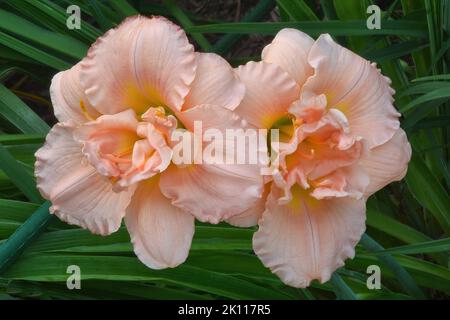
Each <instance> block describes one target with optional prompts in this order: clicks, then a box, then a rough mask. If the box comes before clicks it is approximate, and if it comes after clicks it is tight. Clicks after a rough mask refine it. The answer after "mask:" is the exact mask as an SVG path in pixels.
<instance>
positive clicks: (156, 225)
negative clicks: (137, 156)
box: [125, 178, 194, 269]
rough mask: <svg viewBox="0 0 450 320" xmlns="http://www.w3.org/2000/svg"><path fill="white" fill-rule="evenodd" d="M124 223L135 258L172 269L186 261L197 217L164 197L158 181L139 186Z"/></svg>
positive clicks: (152, 180)
mask: <svg viewBox="0 0 450 320" xmlns="http://www.w3.org/2000/svg"><path fill="white" fill-rule="evenodd" d="M125 223H126V226H127V229H128V232H129V233H130V236H131V242H132V243H133V246H134V251H135V253H136V255H137V256H138V258H139V260H141V261H142V262H143V263H144V264H145V265H147V266H148V267H150V268H152V269H163V268H173V267H176V266H177V265H179V264H180V263H183V262H184V261H185V260H186V258H187V256H188V253H189V249H190V247H191V241H192V237H193V235H194V217H193V216H192V215H191V214H189V213H187V212H184V211H183V210H181V209H179V208H177V207H174V206H173V205H172V204H171V203H170V200H169V199H167V198H166V197H164V196H163V194H162V193H161V192H160V190H159V186H158V179H157V178H153V179H150V180H147V181H146V182H141V183H140V184H139V186H138V188H137V189H136V193H135V195H134V196H133V200H132V201H131V203H130V206H129V207H128V209H127V214H126V216H125Z"/></svg>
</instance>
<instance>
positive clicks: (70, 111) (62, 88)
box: [50, 63, 99, 123]
mask: <svg viewBox="0 0 450 320" xmlns="http://www.w3.org/2000/svg"><path fill="white" fill-rule="evenodd" d="M80 64H81V63H77V64H76V65H74V66H73V67H72V68H71V69H69V70H66V71H61V72H59V73H57V74H56V75H55V76H54V77H53V79H52V83H51V85H50V97H51V99H52V104H53V109H54V113H55V116H56V118H57V119H58V120H59V121H61V122H63V121H69V120H72V121H75V122H76V123H83V122H86V121H89V120H90V119H89V118H96V117H98V116H99V113H98V112H97V111H96V110H95V109H94V108H92V106H91V105H90V104H89V101H88V100H87V98H86V96H85V94H84V90H83V88H82V87H81V84H80V69H81V66H80ZM83 108H85V110H83Z"/></svg>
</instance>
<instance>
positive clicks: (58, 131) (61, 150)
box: [35, 123, 133, 235]
mask: <svg viewBox="0 0 450 320" xmlns="http://www.w3.org/2000/svg"><path fill="white" fill-rule="evenodd" d="M73 128H74V126H73V125H70V124H62V123H59V124H56V125H55V126H54V127H53V128H52V130H51V131H50V133H49V134H48V136H47V139H46V142H45V144H44V146H43V147H42V148H41V149H39V150H38V151H37V152H36V165H35V174H36V178H37V187H38V189H39V190H40V192H41V194H42V195H43V196H44V197H45V198H46V199H49V200H50V201H51V202H52V204H53V205H52V206H51V208H50V212H51V213H54V214H56V215H57V216H58V217H59V218H60V219H61V220H63V221H66V222H68V223H70V224H76V225H78V226H81V227H83V228H86V229H89V230H90V231H91V232H93V233H96V234H101V235H107V234H110V233H112V232H115V231H116V230H117V229H118V228H119V227H120V223H121V220H122V217H123V216H124V215H125V209H126V207H127V206H128V204H129V202H130V199H131V196H132V193H133V189H132V188H130V189H128V190H126V191H123V192H120V193H116V192H114V191H113V190H112V183H111V182H110V181H109V180H108V179H105V178H104V177H102V176H100V175H99V174H98V173H97V172H96V170H95V168H94V167H92V166H91V165H89V164H88V163H87V161H86V160H85V159H84V157H83V155H82V153H81V145H80V144H79V143H78V142H76V141H75V140H74V139H73Z"/></svg>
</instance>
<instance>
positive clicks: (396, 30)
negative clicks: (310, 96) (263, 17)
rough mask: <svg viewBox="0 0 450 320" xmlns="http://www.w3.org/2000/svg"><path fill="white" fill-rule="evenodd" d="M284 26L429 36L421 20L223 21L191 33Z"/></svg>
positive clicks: (316, 32) (241, 31)
mask: <svg viewBox="0 0 450 320" xmlns="http://www.w3.org/2000/svg"><path fill="white" fill-rule="evenodd" d="M283 28H295V29H299V30H301V31H303V32H306V33H308V34H309V35H311V36H318V35H320V34H322V33H329V34H331V35H335V36H345V35H350V36H367V35H397V36H412V37H419V38H426V37H427V30H426V26H425V25H424V23H423V22H421V21H399V20H393V21H390V20H389V21H386V22H385V23H384V25H383V28H381V29H373V30H369V29H367V27H366V20H358V21H318V22H316V21H305V22H294V21H293V22H254V23H220V24H208V25H201V26H194V27H190V28H187V32H189V33H198V32H201V33H238V34H249V33H258V34H275V33H277V32H278V31H280V30H281V29H283Z"/></svg>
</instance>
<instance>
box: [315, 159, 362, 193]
mask: <svg viewBox="0 0 450 320" xmlns="http://www.w3.org/2000/svg"><path fill="white" fill-rule="evenodd" d="M369 181H370V178H369V176H368V175H367V173H366V172H365V171H364V169H363V168H362V167H361V166H359V165H353V166H349V167H344V168H340V169H337V170H335V171H334V172H333V173H331V174H329V175H327V176H324V177H321V178H319V179H317V180H315V181H313V182H312V185H313V187H314V191H312V192H311V194H310V195H311V196H312V197H314V198H316V199H318V200H321V199H330V198H333V197H336V198H342V197H352V198H355V199H361V198H362V197H363V195H364V192H365V190H366V189H367V186H368V185H369Z"/></svg>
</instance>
